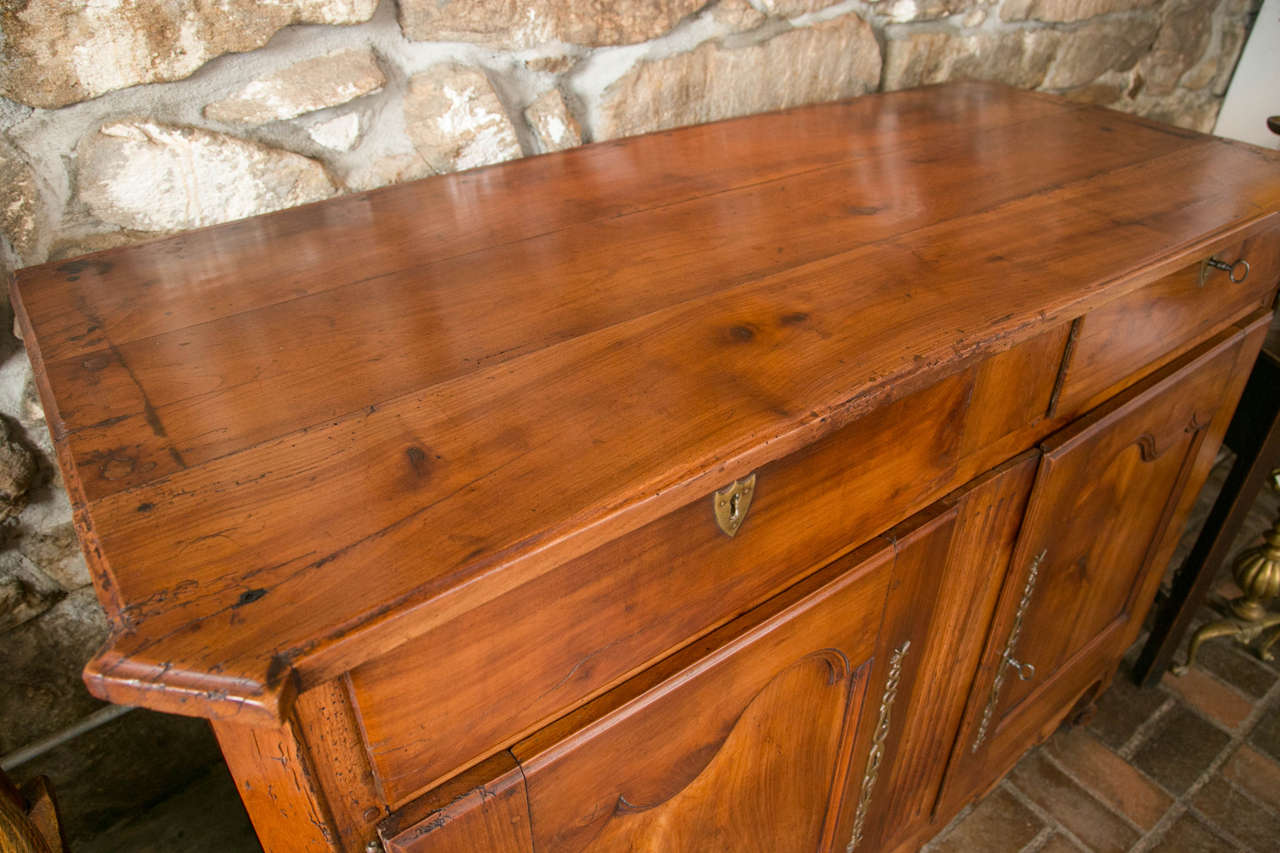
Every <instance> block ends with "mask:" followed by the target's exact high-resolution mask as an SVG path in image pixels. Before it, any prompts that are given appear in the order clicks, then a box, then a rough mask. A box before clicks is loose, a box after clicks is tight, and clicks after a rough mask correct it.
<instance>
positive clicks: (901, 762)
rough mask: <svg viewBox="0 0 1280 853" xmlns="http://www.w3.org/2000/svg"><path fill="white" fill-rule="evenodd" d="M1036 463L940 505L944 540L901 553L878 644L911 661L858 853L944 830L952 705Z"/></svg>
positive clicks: (962, 688) (962, 692)
mask: <svg viewBox="0 0 1280 853" xmlns="http://www.w3.org/2000/svg"><path fill="white" fill-rule="evenodd" d="M1038 458H1039V456H1038V454H1036V453H1034V452H1029V453H1024V454H1022V455H1020V456H1018V457H1016V458H1015V459H1013V460H1010V461H1009V462H1008V463H1006V464H1004V465H1001V466H1000V467H999V468H997V469H995V470H994V471H990V472H987V473H986V474H984V475H983V476H981V477H979V478H977V479H976V480H974V481H973V482H972V483H970V484H968V485H966V486H965V487H964V488H963V489H961V490H959V491H958V492H956V493H954V494H952V495H948V496H947V498H946V499H945V500H943V501H942V502H941V505H940V507H939V509H940V510H941V509H944V508H945V509H946V510H948V511H949V512H950V514H951V515H952V517H954V519H955V520H954V530H953V531H952V533H951V535H950V536H948V537H945V538H943V537H933V539H932V541H930V542H928V543H919V544H917V543H910V544H909V545H908V548H909V550H908V551H907V553H906V554H905V555H901V554H900V555H899V558H898V563H897V565H896V566H895V574H896V575H897V576H898V577H899V578H900V581H899V583H898V584H897V585H895V589H894V592H893V596H894V598H892V599H891V600H890V603H889V607H888V611H887V614H888V615H887V616H886V625H885V628H884V633H885V637H886V640H885V642H886V643H887V644H888V645H889V646H891V647H897V646H900V645H901V644H902V643H903V642H907V641H909V642H910V643H911V647H912V650H913V655H912V658H911V667H910V668H909V669H908V670H907V671H906V672H904V675H903V683H902V687H901V688H900V695H901V712H900V714H899V717H898V720H897V725H896V726H895V739H894V742H893V751H892V753H891V754H890V756H889V758H888V760H887V761H886V770H885V772H884V778H883V781H882V782H881V783H880V784H881V790H880V792H879V796H880V801H879V808H878V809H876V810H875V811H874V812H872V816H871V818H870V819H869V820H868V823H867V827H866V830H865V833H866V836H865V837H866V841H865V846H864V849H866V850H892V849H895V848H897V847H898V846H899V844H900V843H901V842H903V841H905V840H909V839H911V838H913V837H916V836H920V835H924V836H925V837H927V836H928V835H932V834H933V833H934V832H936V831H938V830H940V829H941V828H942V827H943V826H945V822H944V823H942V824H935V823H934V822H933V809H934V805H935V801H936V799H937V797H938V795H939V792H940V789H941V784H942V777H943V773H944V771H945V770H946V760H945V757H946V756H947V755H949V754H950V752H951V748H952V745H953V742H954V738H955V733H956V731H957V729H958V728H959V724H960V716H961V714H962V712H963V710H964V702H963V700H962V699H961V698H960V697H964V696H967V695H968V694H969V691H970V688H971V687H972V683H973V677H974V674H975V672H976V671H977V665H978V659H979V657H980V656H981V654H982V650H983V640H984V639H985V637H986V634H987V627H988V626H989V625H990V623H991V619H992V615H993V614H994V612H995V605H996V597H997V595H998V594H999V591H1000V586H1001V580H1002V579H1003V577H1004V573H1005V570H1006V569H1007V568H1008V565H1009V559H1010V557H1011V556H1012V552H1013V548H1014V544H1015V542H1016V541H1017V535H1018V531H1019V529H1020V527H1021V523H1022V517H1023V511H1024V510H1025V508H1026V503H1027V497H1028V495H1029V494H1030V491H1031V483H1032V479H1033V478H1034V475H1035V471H1036V464H1037V462H1038ZM926 544H927V545H929V546H930V547H925V545H926ZM912 545H914V547H911V546H912ZM900 547H902V546H901V545H900ZM930 828H931V831H930Z"/></svg>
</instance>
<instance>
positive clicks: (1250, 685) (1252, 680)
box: [1197, 643, 1280, 699]
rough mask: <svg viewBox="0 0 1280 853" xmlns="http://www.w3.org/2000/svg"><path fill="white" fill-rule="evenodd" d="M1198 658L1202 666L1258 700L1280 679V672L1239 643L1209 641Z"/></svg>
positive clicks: (1202, 647) (1201, 648) (1201, 649)
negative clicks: (1263, 662) (1267, 665)
mask: <svg viewBox="0 0 1280 853" xmlns="http://www.w3.org/2000/svg"><path fill="white" fill-rule="evenodd" d="M1197 660H1198V661H1199V665H1200V666H1202V667H1204V668H1205V669H1207V670H1209V672H1212V673H1213V674H1214V675H1216V676H1218V678H1220V679H1222V680H1223V681H1225V682H1227V683H1228V684H1230V685H1231V686H1233V687H1235V688H1236V689H1238V690H1239V691H1240V692H1242V693H1244V694H1245V695H1247V696H1252V697H1253V698H1254V699H1259V698H1261V697H1262V696H1263V695H1264V694H1265V693H1266V692H1267V691H1268V690H1270V689H1271V688H1272V686H1273V685H1274V684H1275V683H1276V681H1277V680H1280V675H1278V674H1277V673H1275V672H1274V671H1272V670H1270V669H1268V668H1267V667H1265V666H1263V665H1262V661H1260V660H1258V659H1257V658H1256V657H1254V656H1253V655H1251V654H1249V652H1247V651H1245V650H1244V649H1242V648H1240V647H1239V646H1237V645H1236V644H1235V643H1205V644H1204V645H1203V646H1201V647H1200V655H1199V657H1198V658H1197Z"/></svg>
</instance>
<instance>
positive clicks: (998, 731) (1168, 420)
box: [943, 321, 1261, 806]
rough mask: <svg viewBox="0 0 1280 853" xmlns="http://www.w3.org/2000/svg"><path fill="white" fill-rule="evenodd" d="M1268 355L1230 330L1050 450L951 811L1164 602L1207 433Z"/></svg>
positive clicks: (1108, 665) (1049, 444) (1004, 601)
mask: <svg viewBox="0 0 1280 853" xmlns="http://www.w3.org/2000/svg"><path fill="white" fill-rule="evenodd" d="M1255 325H1256V321H1255ZM1260 344H1261V338H1260V337H1258V332H1257V330H1256V329H1253V327H1250V330H1242V329H1240V328H1237V327H1232V328H1229V329H1227V330H1226V331H1224V332H1221V333H1220V334H1218V335H1217V336H1216V337H1215V338H1214V339H1213V340H1211V341H1209V342H1207V343H1206V344H1204V345H1203V346H1201V347H1199V348H1198V349H1196V350H1194V351H1192V352H1191V353H1189V354H1188V355H1186V356H1184V357H1183V358H1181V359H1179V360H1177V361H1175V362H1173V363H1172V364H1170V365H1168V366H1167V367H1165V368H1163V369H1162V370H1160V371H1157V372H1156V373H1155V374H1153V375H1152V376H1151V377H1149V378H1148V379H1147V380H1145V381H1143V382H1142V383H1139V384H1138V385H1137V386H1135V387H1134V388H1133V389H1131V390H1130V391H1129V392H1126V393H1125V394H1123V395H1121V396H1120V397H1118V398H1116V399H1115V400H1112V401H1110V402H1108V403H1107V404H1105V405H1104V406H1102V407H1100V408H1099V409H1097V410H1095V411H1093V412H1091V413H1090V414H1089V415H1087V416H1086V417H1084V418H1082V419H1080V420H1079V421H1077V422H1076V423H1074V424H1072V425H1071V426H1070V427H1068V428H1067V429H1065V430H1063V431H1062V432H1060V433H1058V434H1056V435H1055V436H1053V437H1052V438H1050V439H1049V440H1048V441H1046V442H1045V443H1044V445H1043V448H1044V456H1043V458H1042V460H1041V463H1040V468H1039V471H1038V472H1037V474H1036V483H1035V487H1034V490H1033V492H1032V496H1031V499H1030V503H1029V506H1028V510H1027V517H1026V520H1025V521H1024V523H1023V529H1022V533H1021V534H1020V535H1019V540H1018V545H1017V548H1016V550H1015V551H1014V557H1013V562H1012V565H1011V567H1010V570H1009V573H1008V576H1007V578H1006V581H1005V584H1004V589H1003V591H1002V593H1001V596H1000V604H999V606H998V611H997V616H996V619H995V622H994V624H993V628H992V630H991V634H990V636H989V639H988V645H987V649H986V651H985V652H984V653H983V657H982V664H981V667H980V669H979V675H978V677H977V679H976V680H975V682H974V686H973V690H972V692H971V694H970V698H969V703H968V708H967V710H966V712H965V719H964V722H963V724H962V725H961V728H960V733H959V736H958V738H957V740H956V744H955V747H954V751H953V754H952V762H951V768H950V769H949V770H948V781H947V783H946V784H947V787H948V788H950V789H951V790H949V791H945V792H944V794H943V798H944V800H948V801H950V805H952V806H954V805H955V799H962V798H963V797H964V796H965V795H968V794H971V793H972V792H974V791H980V790H983V789H985V788H986V786H987V785H989V784H990V783H991V782H992V781H994V780H995V779H997V778H999V775H1000V774H1002V773H1003V772H1005V771H1006V770H1007V769H1008V767H1010V766H1011V765H1012V763H1013V761H1015V760H1016V759H1017V757H1018V756H1019V755H1020V754H1021V753H1022V752H1023V751H1024V750H1025V749H1027V748H1028V747H1030V746H1032V745H1033V744H1034V743H1035V742H1036V740H1037V739H1039V738H1042V737H1046V736H1047V735H1048V734H1049V733H1050V732H1051V731H1052V729H1053V727H1054V726H1056V724H1057V721H1058V720H1060V719H1061V718H1062V715H1064V714H1065V713H1066V712H1067V711H1068V710H1070V707H1071V703H1072V702H1073V701H1075V699H1076V698H1077V697H1078V696H1079V695H1081V694H1082V693H1083V692H1085V691H1086V690H1088V689H1090V687H1091V686H1094V685H1097V684H1098V683H1099V682H1102V681H1105V680H1107V679H1109V678H1110V675H1111V672H1112V671H1113V669H1114V665H1115V662H1117V661H1119V659H1120V655H1121V654H1123V652H1124V648H1125V646H1124V645H1123V641H1126V640H1128V639H1131V638H1132V635H1133V632H1136V631H1137V630H1138V627H1139V623H1140V622H1141V615H1138V614H1143V613H1145V610H1146V607H1147V606H1148V605H1149V602H1148V601H1143V602H1142V604H1141V606H1139V607H1135V602H1136V601H1137V598H1136V596H1137V595H1138V594H1139V593H1140V592H1142V593H1144V594H1145V593H1151V592H1154V590H1152V589H1150V588H1149V586H1148V584H1149V579H1150V578H1151V577H1158V575H1159V574H1160V570H1161V568H1162V565H1163V564H1159V565H1157V563H1156V560H1157V558H1158V556H1159V555H1160V554H1161V553H1163V557H1164V559H1166V560H1167V558H1168V553H1167V552H1164V551H1163V549H1164V543H1167V542H1168V541H1170V539H1171V538H1173V537H1174V536H1176V533H1175V532H1174V530H1173V522H1175V521H1177V520H1178V519H1179V518H1180V517H1181V515H1182V514H1184V513H1185V509H1186V508H1187V507H1189V506H1190V502H1191V501H1192V500H1193V499H1194V494H1193V493H1194V492H1195V491H1196V490H1198V488H1199V486H1200V485H1201V484H1202V482H1203V478H1204V476H1205V475H1207V473H1208V466H1207V465H1206V464H1205V462H1204V460H1205V459H1206V458H1208V459H1210V461H1211V459H1212V456H1213V453H1214V452H1215V451H1216V445H1217V442H1219V441H1220V440H1221V432H1220V431H1217V430H1215V429H1211V428H1212V427H1213V426H1214V424H1215V423H1216V422H1217V420H1218V414H1219V412H1220V410H1222V409H1224V408H1225V409H1230V408H1233V407H1234V405H1235V397H1236V396H1238V394H1239V389H1240V382H1239V381H1238V380H1237V379H1236V378H1235V377H1236V373H1237V371H1238V370H1239V362H1240V359H1241V355H1242V352H1243V351H1244V350H1245V349H1246V348H1248V347H1250V346H1252V347H1253V348H1254V351H1255V353H1254V354H1256V347H1257V346H1260ZM1233 394H1234V396H1232V395H1233ZM1210 443H1212V445H1213V446H1212V447H1210V446H1209V444H1210ZM1040 555H1043V556H1042V557H1041V556H1040ZM1033 566H1034V567H1035V569H1036V578H1035V580H1034V582H1029V581H1028V577H1029V573H1030V571H1031V570H1032V567H1033ZM1019 612H1021V613H1022V618H1021V619H1020V620H1019V618H1018V613H1019ZM1063 614H1070V618H1063ZM1019 622H1020V623H1021V627H1020V629H1018V631H1017V634H1016V636H1017V640H1016V643H1014V645H1013V648H1012V649H1009V648H1008V645H1009V644H1008V642H1007V640H1008V637H1009V636H1010V635H1011V634H1012V633H1013V632H1014V630H1015V628H1014V626H1015V624H1016V623H1019ZM1006 651H1008V653H1009V654H1011V655H1012V656H1013V657H1014V658H1016V660H1017V661H1019V662H1021V663H1024V664H1031V665H1033V666H1034V667H1035V671H1034V674H1033V676H1032V677H1030V678H1028V679H1027V680H1021V679H1019V678H1017V677H1016V675H1015V673H1014V671H1013V668H1012V666H1010V665H1006V664H1005V662H1004V655H1005V653H1006ZM998 677H999V678H1000V681H1001V682H1002V683H1001V684H1000V685H999V687H998V690H997V685H996V681H997V678H998ZM993 700H994V701H993ZM959 792H964V793H963V794H961V793H959Z"/></svg>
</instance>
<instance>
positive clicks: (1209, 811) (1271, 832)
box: [1191, 775, 1280, 850]
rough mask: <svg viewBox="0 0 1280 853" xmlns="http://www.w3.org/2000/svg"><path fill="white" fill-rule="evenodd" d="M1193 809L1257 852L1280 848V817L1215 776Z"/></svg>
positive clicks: (1194, 803)
mask: <svg viewBox="0 0 1280 853" xmlns="http://www.w3.org/2000/svg"><path fill="white" fill-rule="evenodd" d="M1191 805H1192V806H1193V807H1194V808H1195V809H1196V811H1198V812H1200V814H1201V815H1203V816H1204V817H1206V818H1208V820H1209V821H1210V822H1211V823H1214V824H1216V825H1218V826H1220V827H1222V828H1223V829H1225V830H1226V831H1227V832H1229V833H1231V835H1232V836H1234V837H1235V838H1236V839H1238V840H1240V841H1243V842H1244V843H1245V844H1248V845H1250V846H1251V847H1253V848H1254V849H1255V850H1275V849H1276V848H1277V847H1280V817H1276V816H1275V815H1274V814H1272V813H1271V812H1270V811H1269V810H1267V809H1264V808H1262V807H1260V806H1259V805H1258V804H1257V803H1255V802H1254V801H1253V800H1251V799H1249V798H1248V797H1246V796H1245V795H1244V794H1242V793H1240V792H1239V791H1238V790H1236V789H1235V787H1233V786H1232V785H1231V784H1230V783H1229V782H1227V780H1225V779H1223V778H1222V777H1221V776H1218V775H1215V776H1214V777H1213V778H1212V779H1210V780H1209V781H1208V782H1206V783H1205V785H1204V787H1203V788H1201V789H1200V790H1199V791H1197V792H1196V795H1195V798H1194V799H1193V800H1192V801H1191Z"/></svg>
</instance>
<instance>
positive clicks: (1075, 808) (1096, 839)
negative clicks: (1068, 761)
mask: <svg viewBox="0 0 1280 853" xmlns="http://www.w3.org/2000/svg"><path fill="white" fill-rule="evenodd" d="M1009 778H1010V780H1011V781H1012V782H1013V784H1014V785H1015V786H1017V788H1018V790H1019V791H1021V792H1022V793H1023V794H1025V795H1026V796H1027V798H1028V799H1030V800H1031V801H1032V802H1033V803H1035V804H1036V805H1037V806H1039V807H1040V808H1042V809H1044V810H1045V811H1046V812H1048V813H1049V814H1050V815H1052V816H1053V818H1054V819H1055V820H1057V821H1059V822H1060V823H1061V824H1062V825H1063V826H1064V827H1065V828H1066V829H1067V830H1069V831H1070V832H1072V833H1073V834H1074V835H1075V836H1076V837H1077V838H1079V839H1080V840H1081V841H1083V842H1084V843H1085V844H1087V845H1089V847H1090V848H1091V849H1092V850H1095V851H1097V853H1106V851H1123V850H1128V849H1129V847H1130V846H1131V845H1132V844H1133V842H1135V841H1137V840H1138V833H1137V831H1136V830H1134V829H1133V828H1132V827H1131V826H1129V825H1128V824H1127V823H1125V822H1124V821H1123V820H1122V819H1121V818H1119V817H1117V816H1116V815H1115V814H1113V813H1112V812H1111V811H1109V810H1108V809H1107V807H1106V806H1104V805H1103V804H1102V803H1101V802H1099V801H1098V800H1097V799H1095V798H1094V797H1093V796H1092V795H1091V794H1089V792H1088V791H1086V790H1085V789H1083V788H1081V787H1080V786H1079V785H1077V784H1076V783H1075V782H1073V781H1072V780H1071V779H1070V778H1069V777H1068V776H1067V774H1065V773H1063V772H1062V771H1061V770H1059V769H1058V768H1057V767H1055V766H1054V765H1053V764H1051V763H1050V762H1049V761H1048V760H1047V759H1046V758H1045V757H1044V756H1043V755H1042V754H1040V752H1039V751H1038V750H1037V751H1035V752H1032V753H1031V754H1030V755H1028V756H1027V757H1026V758H1024V759H1022V761H1020V762H1019V763H1018V766H1017V767H1015V768H1013V772H1012V773H1011V774H1009Z"/></svg>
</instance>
